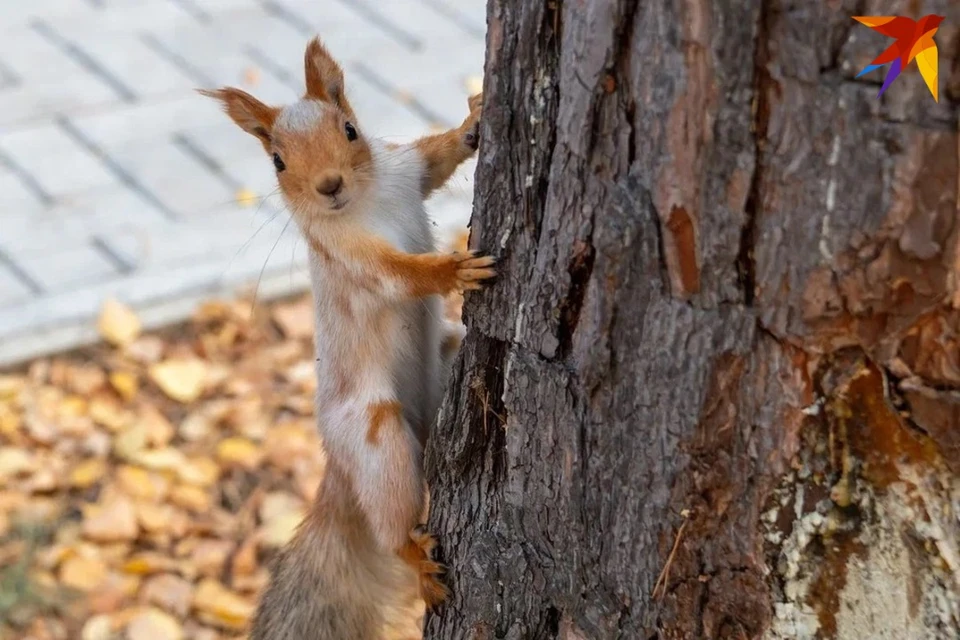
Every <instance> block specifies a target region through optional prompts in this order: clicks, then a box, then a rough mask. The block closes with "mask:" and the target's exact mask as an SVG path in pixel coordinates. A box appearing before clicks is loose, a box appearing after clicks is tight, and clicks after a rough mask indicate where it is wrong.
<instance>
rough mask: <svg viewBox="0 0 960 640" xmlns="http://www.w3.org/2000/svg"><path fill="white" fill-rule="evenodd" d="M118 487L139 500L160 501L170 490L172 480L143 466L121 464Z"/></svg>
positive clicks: (117, 479)
mask: <svg viewBox="0 0 960 640" xmlns="http://www.w3.org/2000/svg"><path fill="white" fill-rule="evenodd" d="M116 481H117V487H118V488H119V489H120V490H121V491H123V492H124V493H125V494H127V495H128V496H130V497H131V498H135V499H137V500H148V501H155V502H157V501H160V500H163V499H164V498H166V496H167V493H168V492H169V491H170V480H168V479H167V478H166V477H164V476H163V475H161V474H159V473H154V472H151V471H148V470H146V469H144V468H142V467H135V466H132V465H121V466H120V467H119V468H118V469H117V473H116Z"/></svg>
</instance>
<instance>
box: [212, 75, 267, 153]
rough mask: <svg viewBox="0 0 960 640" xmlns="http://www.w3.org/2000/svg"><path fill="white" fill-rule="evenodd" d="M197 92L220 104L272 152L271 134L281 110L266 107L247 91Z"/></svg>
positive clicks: (228, 88) (220, 90)
mask: <svg viewBox="0 0 960 640" xmlns="http://www.w3.org/2000/svg"><path fill="white" fill-rule="evenodd" d="M197 91H198V93H200V94H201V95H204V96H207V97H208V98H213V99H214V100H217V101H218V102H220V105H221V106H222V107H223V110H224V111H226V113H227V115H228V116H230V118H231V119H232V120H233V121H234V122H236V123H237V125H238V126H239V127H240V128H241V129H243V130H244V131H246V132H247V133H249V134H250V135H252V136H255V137H256V138H257V139H258V140H260V142H261V144H263V148H264V149H266V150H267V151H268V152H269V151H270V132H271V131H272V130H273V123H274V122H276V120H277V116H279V115H280V109H278V108H277V107H271V106H268V105H265V104H264V103H262V102H260V101H259V100H257V99H256V98H254V97H253V96H252V95H250V94H249V93H247V92H246V91H241V90H240V89H234V88H232V87H225V88H223V89H216V90H214V91H209V90H207V89H198V90H197Z"/></svg>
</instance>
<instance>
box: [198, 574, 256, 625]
mask: <svg viewBox="0 0 960 640" xmlns="http://www.w3.org/2000/svg"><path fill="white" fill-rule="evenodd" d="M193 607H194V609H196V610H197V611H198V612H199V613H201V614H205V615H204V617H205V618H206V619H209V620H210V621H211V622H213V623H214V624H217V625H218V626H221V627H225V628H228V629H242V628H243V627H244V625H246V622H247V620H248V619H249V618H250V616H251V615H252V614H253V605H252V604H251V603H250V602H249V601H247V600H246V599H244V598H242V597H240V596H239V595H237V594H236V593H234V592H232V591H230V590H228V589H227V588H226V587H224V586H223V585H222V584H220V583H219V582H217V581H216V580H212V579H206V580H204V581H203V582H201V583H200V586H198V587H197V590H196V592H194V594H193Z"/></svg>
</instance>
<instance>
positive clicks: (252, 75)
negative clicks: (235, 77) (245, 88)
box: [243, 67, 260, 87]
mask: <svg viewBox="0 0 960 640" xmlns="http://www.w3.org/2000/svg"><path fill="white" fill-rule="evenodd" d="M243 82H244V84H247V85H249V86H251V87H255V86H256V85H257V84H259V83H260V69H258V68H257V67H247V68H246V69H244V70H243Z"/></svg>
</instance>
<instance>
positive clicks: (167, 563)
mask: <svg viewBox="0 0 960 640" xmlns="http://www.w3.org/2000/svg"><path fill="white" fill-rule="evenodd" d="M176 569H177V562H176V561H175V560H173V559H172V558H168V557H166V556H164V555H161V554H159V553H155V552H151V551H144V552H142V553H138V554H136V555H135V556H133V557H132V558H130V559H129V560H127V561H126V562H125V563H124V564H123V567H122V570H123V571H124V572H125V573H131V574H134V575H139V576H142V575H147V574H149V573H158V572H161V571H174V570H176Z"/></svg>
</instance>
